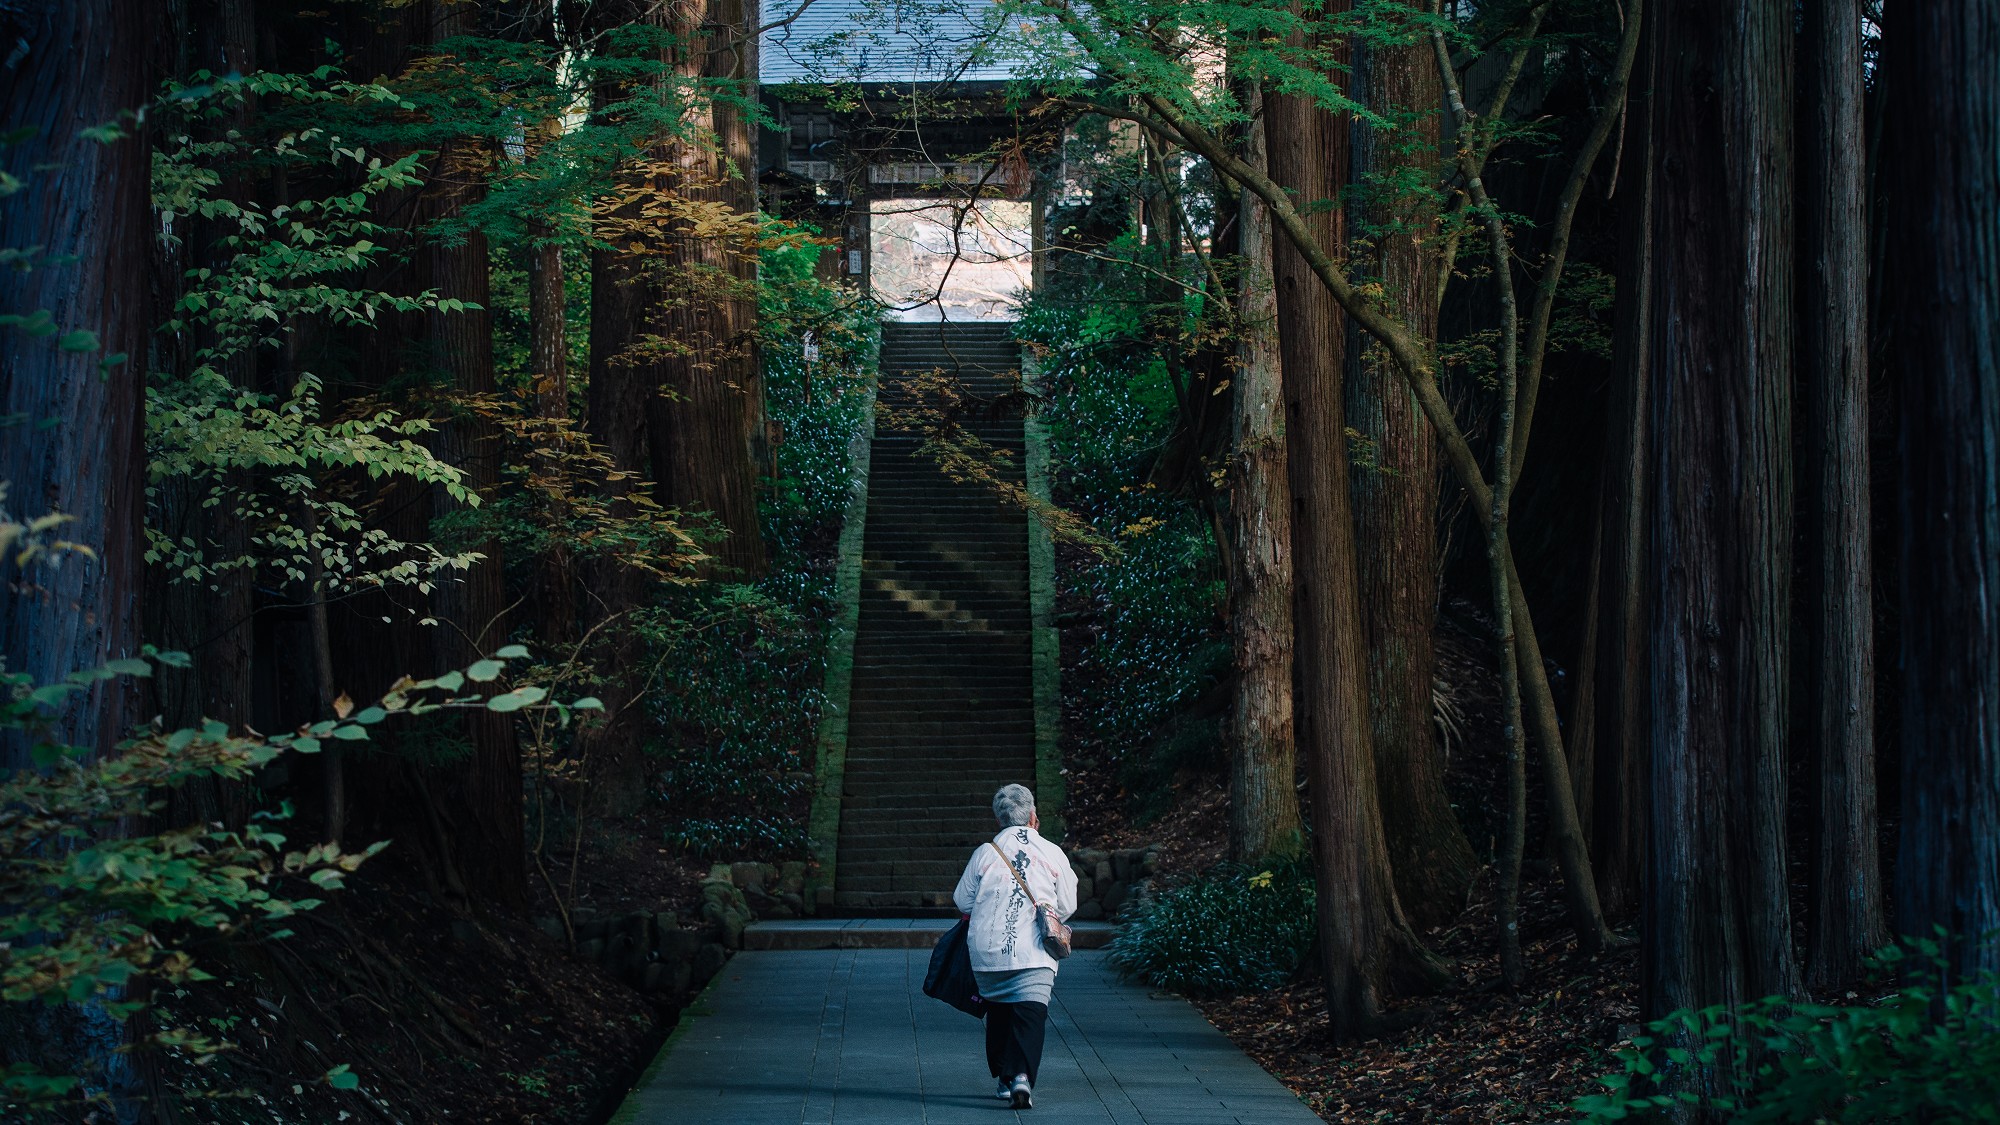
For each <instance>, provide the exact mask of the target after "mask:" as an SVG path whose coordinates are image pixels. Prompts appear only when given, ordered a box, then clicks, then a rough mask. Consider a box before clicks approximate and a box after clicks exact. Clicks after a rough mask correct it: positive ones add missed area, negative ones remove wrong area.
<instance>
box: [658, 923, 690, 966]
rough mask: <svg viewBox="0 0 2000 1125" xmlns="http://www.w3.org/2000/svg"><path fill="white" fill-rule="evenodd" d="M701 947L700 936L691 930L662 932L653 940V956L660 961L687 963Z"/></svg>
mask: <svg viewBox="0 0 2000 1125" xmlns="http://www.w3.org/2000/svg"><path fill="white" fill-rule="evenodd" d="M701 945H702V935H701V934H699V933H697V932H695V931H693V930H662V931H661V932H660V936H659V937H658V938H656V939H654V942H653V956H655V957H657V958H659V959H660V960H662V961H687V960H690V959H692V958H693V957H694V951H695V950H697V949H700V948H701Z"/></svg>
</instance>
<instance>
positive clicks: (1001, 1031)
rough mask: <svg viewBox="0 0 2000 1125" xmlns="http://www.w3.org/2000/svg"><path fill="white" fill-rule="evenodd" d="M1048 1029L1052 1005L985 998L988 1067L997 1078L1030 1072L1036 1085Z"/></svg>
mask: <svg viewBox="0 0 2000 1125" xmlns="http://www.w3.org/2000/svg"><path fill="white" fill-rule="evenodd" d="M1048 1029H1049V1006H1048V1005H1047V1004H1037V1003H1035V1002H1033V1001H1026V1002H1023V1003H1020V1004H1008V1003H1004V1002H1001V1001H998V1000H988V1001H987V1002H986V1069H988V1070H990V1071H992V1072H993V1077H995V1078H1012V1077H1014V1076H1015V1075H1016V1074H1025V1075H1027V1076H1028V1084H1029V1085H1031V1086H1032V1085H1034V1083H1035V1072H1036V1071H1037V1070H1040V1069H1041V1066H1042V1038H1043V1036H1044V1035H1045V1034H1046V1033H1047V1032H1048Z"/></svg>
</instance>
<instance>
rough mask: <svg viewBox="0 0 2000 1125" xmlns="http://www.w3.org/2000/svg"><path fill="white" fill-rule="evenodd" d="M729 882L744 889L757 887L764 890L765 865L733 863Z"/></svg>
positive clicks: (730, 866)
mask: <svg viewBox="0 0 2000 1125" xmlns="http://www.w3.org/2000/svg"><path fill="white" fill-rule="evenodd" d="M729 881H730V882H732V883H734V884H736V885H737V886H739V887H742V888H744V889H746V890H747V889H749V888H751V887H755V888H757V889H758V890H760V891H761V890H763V889H764V865H763V864H761V863H732V864H730V865H729Z"/></svg>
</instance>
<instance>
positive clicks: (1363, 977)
mask: <svg viewBox="0 0 2000 1125" xmlns="http://www.w3.org/2000/svg"><path fill="white" fill-rule="evenodd" d="M1264 106H1265V125H1266V128H1267V129H1268V130H1269V134H1270V135H1271V136H1276V137H1284V138H1286V139H1287V143H1284V144H1278V145H1273V146H1271V149H1270V152H1269V160H1270V165H1271V177H1272V179H1273V180H1275V181H1276V182H1277V183H1279V184H1280V185H1282V186H1283V187H1285V188H1286V189H1288V190H1289V191H1292V192H1294V193H1296V196H1297V198H1299V199H1300V200H1302V201H1305V202H1306V203H1309V204H1320V203H1321V201H1326V200H1334V199H1337V198H1338V195H1339V188H1340V185H1339V184H1338V183H1337V182H1335V179H1334V176H1335V174H1336V171H1340V172H1344V171H1345V170H1346V168H1347V122H1346V121H1345V120H1341V119H1336V118H1335V117H1334V116H1333V115H1332V114H1330V113H1327V112H1326V111H1324V110H1321V109H1319V108H1318V107H1316V106H1315V105H1313V104H1312V103H1311V102H1310V101H1309V100H1306V99H1303V98H1299V97H1295V96H1288V95H1280V94H1273V93H1269V92H1267V93H1266V94H1265V98H1264ZM1307 221H1308V223H1310V224H1311V226H1312V228H1313V230H1312V234H1313V235H1314V237H1315V238H1316V240H1317V242H1318V244H1319V245H1321V246H1325V247H1336V248H1337V247H1340V246H1342V245H1343V244H1344V242H1345V238H1344V232H1343V230H1342V229H1341V228H1342V226H1343V225H1344V224H1343V222H1342V218H1341V214H1340V210H1339V208H1338V207H1337V206H1333V207H1328V206H1323V205H1322V206H1320V207H1319V209H1318V210H1317V211H1316V212H1315V213H1313V214H1312V215H1311V216H1310V217H1309V218H1308V220H1307ZM1275 251H1276V252H1275V253H1274V255H1273V258H1274V269H1273V271H1272V272H1273V275H1274V277H1275V280H1276V281H1277V289H1278V315H1279V318H1280V324H1281V326H1282V330H1281V331H1280V333H1279V348H1280V351H1281V352H1282V354H1283V357H1284V397H1285V441H1286V462H1287V475H1288V477H1289V479H1290V481H1291V487H1292V636H1293V653H1294V661H1295V665H1294V685H1295V686H1294V695H1293V702H1294V710H1293V715H1294V722H1295V724H1296V729H1297V735H1298V745H1299V747H1300V748H1301V750H1302V751H1303V753H1304V754H1305V755H1306V762H1307V771H1308V780H1309V784H1310V797H1311V807H1312V826H1313V859H1314V869H1315V872H1316V874H1317V877H1318V882H1319V887H1320V894H1319V944H1320V957H1321V967H1322V969H1323V970H1324V974H1325V979H1326V997H1327V1014H1328V1017H1329V1019H1330V1022H1331V1030H1332V1033H1333V1036H1334V1037H1335V1038H1336V1039H1349V1038H1354V1037H1358V1036H1362V1035H1366V1034H1367V1033H1368V1032H1369V1030H1370V1028H1371V1027H1373V1026H1374V1024H1375V1022H1376V1017H1377V1015H1378V1014H1379V1012H1380V1011H1381V1006H1382V1001H1383V998H1384V996H1385V994H1386V993H1387V991H1388V989H1389V986H1390V975H1391V972H1392V971H1393V970H1395V969H1398V968H1401V967H1403V963H1405V962H1407V963H1408V964H1409V965H1410V967H1426V966H1425V962H1426V961H1427V954H1425V953H1424V951H1423V949H1422V947H1421V946H1420V945H1419V944H1418V942H1417V939H1416V935H1415V934H1414V933H1413V932H1412V931H1411V929H1410V926H1409V923H1408V921H1407V920H1406V919H1405V918H1404V916H1403V908H1402V904H1401V903H1400V902H1398V901H1397V898H1396V886H1395V879H1394V876H1393V875H1392V873H1391V871H1390V868H1389V849H1388V842H1387V840H1386V839H1385V837H1384V835H1383V831H1382V809H1381V804H1380V798H1379V796H1378V792H1377V789H1376V784H1375V756H1374V747H1373V739H1372V738H1371V730H1370V727H1369V723H1368V687H1367V679H1366V668H1367V659H1368V655H1367V644H1366V640H1365V638H1364V636H1363V634H1362V629H1361V611H1360V607H1359V606H1358V605H1356V604H1355V603H1356V591H1357V587H1356V575H1355V565H1356V564H1355V558H1354V522H1353V513H1352V508H1351V506H1350V504H1349V499H1348V496H1349V494H1348V481H1347V476H1348V473H1347V433H1346V430H1347V426H1346V418H1345V411H1344V410H1343V407H1342V403H1341V375H1342V368H1343V364H1344V353H1345V345H1346V335H1347V329H1346V323H1345V322H1346V317H1345V316H1344V315H1343V314H1342V313H1341V311H1340V308H1339V306H1338V305H1337V304H1335V302H1334V300H1333V297H1332V296H1331V294H1330V293H1329V291H1328V290H1327V289H1326V288H1325V286H1324V285H1322V284H1321V282H1320V280H1319V278H1318V277H1317V276H1316V275H1315V274H1314V272H1313V271H1312V269H1311V268H1310V267H1309V266H1308V265H1307V263H1306V261H1305V259H1304V258H1303V256H1302V255H1301V254H1300V253H1299V252H1298V250H1297V249H1296V248H1295V247H1294V246H1293V245H1292V244H1291V242H1290V240H1285V241H1284V242H1282V243H1280V244H1279V245H1277V246H1276V247H1275Z"/></svg>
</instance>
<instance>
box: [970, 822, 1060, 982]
mask: <svg viewBox="0 0 2000 1125" xmlns="http://www.w3.org/2000/svg"><path fill="white" fill-rule="evenodd" d="M993 842H994V843H995V844H998V845H999V846H1000V850H1001V851H1003V852H1005V853H1006V854H1007V862H1008V863H1011V864H1013V866H1014V870H1016V871H1019V872H1020V873H1021V878H1022V879H1023V880H1024V881H1025V882H1026V883H1027V884H1028V889H1029V890H1031V891H1033V892H1034V894H1035V903H1038V904H1040V905H1043V906H1053V907H1055V912H1056V917H1057V918H1061V919H1065V920H1067V919H1068V918H1069V916H1070V915H1072V914H1074V913H1076V872H1075V871H1073V870H1071V869H1070V865H1069V857H1068V856H1066V855H1064V854H1063V850H1062V849H1061V848H1059V847H1056V846H1055V845H1054V844H1051V843H1049V842H1048V841H1047V840H1044V839H1042V834H1041V833H1039V832H1037V831H1035V830H1034V829H1032V828H1029V827H1028V826H1027V825H1025V824H1023V825H1019V826H1016V827H1013V828H1003V829H1001V830H1000V833H999V835H997V836H994V837H993ZM951 897H952V901H953V902H955V903H957V904H958V910H959V913H961V914H968V915H971V917H972V923H971V926H970V927H969V930H968V933H967V935H966V938H967V940H966V945H967V946H968V947H969V949H970V952H971V954H972V968H973V971H975V972H981V973H1005V972H1013V971H1014V970H1016V969H1053V968H1055V967H1056V959H1055V958H1053V957H1051V956H1049V954H1048V951H1047V950H1045V949H1043V948H1042V926H1041V922H1040V921H1039V920H1038V919H1037V917H1036V915H1037V913H1038V912H1037V911H1036V910H1035V905H1034V904H1031V903H1029V902H1028V901H1027V900H1026V899H1024V898H1022V897H1021V888H1020V887H1019V886H1018V885H1016V884H1015V882H1014V877H1013V876H1012V875H1009V874H1008V873H1007V868H1006V867H1005V866H1004V865H1003V864H1002V863H1001V861H1000V856H999V855H998V854H996V853H995V852H994V850H993V849H992V848H989V847H987V846H986V845H984V844H981V845H980V846H979V847H978V848H976V849H974V850H973V853H972V858H971V859H969V860H967V861H966V863H965V874H963V875H961V876H959V877H958V889H957V890H955V891H953V892H952V895H951Z"/></svg>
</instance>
